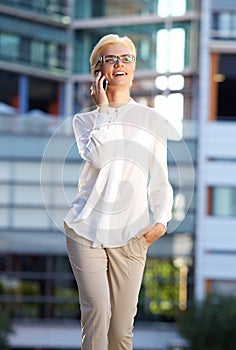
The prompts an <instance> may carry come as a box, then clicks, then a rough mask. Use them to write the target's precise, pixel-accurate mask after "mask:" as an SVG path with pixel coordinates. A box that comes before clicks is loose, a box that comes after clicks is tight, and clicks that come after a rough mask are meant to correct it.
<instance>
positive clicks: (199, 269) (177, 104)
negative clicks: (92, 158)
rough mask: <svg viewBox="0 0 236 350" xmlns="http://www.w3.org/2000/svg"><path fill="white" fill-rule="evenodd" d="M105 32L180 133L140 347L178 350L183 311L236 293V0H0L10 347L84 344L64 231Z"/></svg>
mask: <svg viewBox="0 0 236 350" xmlns="http://www.w3.org/2000/svg"><path fill="white" fill-rule="evenodd" d="M108 33H117V34H120V35H128V36H129V37H130V38H131V39H132V40H133V42H134V43H135V46H136V48H137V69H136V74H135V80H134V83H133V87H132V96H133V98H134V99H135V100H136V101H138V102H140V103H143V104H146V105H148V106H151V107H154V108H157V109H158V110H159V111H160V112H161V113H162V114H163V115H164V116H165V117H166V118H167V120H168V121H169V123H170V124H171V125H172V126H174V128H175V130H177V131H178V137H176V135H173V134H172V133H170V135H169V141H168V165H169V177H170V182H171V184H172V186H173V188H174V195H175V204H174V209H173V219H172V220H171V222H170V223H169V227H168V233H167V234H166V235H165V236H164V237H163V238H162V239H161V240H159V241H158V243H157V244H154V245H153V246H152V247H151V248H150V249H149V252H148V261H147V265H146V270H145V274H144V279H143V284H142V289H141V293H140V301H139V308H138V314H137V317H136V328H135V332H134V348H135V349H137V350H138V349H140V350H141V349H142V350H147V349H155V350H165V349H167V348H168V349H169V348H170V347H171V348H172V349H177V348H178V349H180V345H178V344H181V338H180V336H179V334H178V332H177V329H176V319H177V315H178V313H179V311H180V310H186V309H187V308H188V307H189V305H191V302H192V301H193V300H194V299H197V300H198V299H199V300H201V299H204V298H205V296H206V295H207V294H208V293H210V292H219V293H223V294H226V295H227V294H232V293H234V292H235V291H236V269H235V266H236V137H235V135H236V103H235V91H236V3H235V1H234V0H214V1H210V0H202V1H200V0H142V1H141V0H134V1H127V0H126V1H125V0H119V1H116V0H100V1H96V0H86V1H84V0H1V1H0V303H1V305H2V307H4V310H7V311H8V312H9V313H10V318H11V322H12V326H13V329H14V331H15V332H14V333H13V334H11V335H10V346H11V347H10V348H11V349H30V350H47V349H53V350H59V349H62V350H69V349H78V348H79V346H80V324H79V320H80V311H79V304H78V297H77V288H76V284H75V281H74V277H73V275H72V272H71V269H70V266H69V263H68V259H67V254H66V249H65V237H64V234H63V227H62V218H63V216H64V215H65V214H66V212H67V211H68V208H69V205H70V202H71V201H72V199H73V198H74V196H75V194H76V190H77V189H76V187H77V181H78V177H79V172H80V167H81V164H82V163H81V160H80V158H79V156H78V154H77V149H76V147H75V145H74V136H73V133H72V129H71V117H72V116H73V114H74V113H76V112H77V111H81V110H87V109H88V108H89V107H91V106H92V100H91V97H90V90H89V87H90V85H91V75H90V68H89V56H90V52H91V50H92V48H93V46H94V45H95V44H96V43H97V41H98V40H99V39H100V38H101V37H102V36H103V35H105V34H108ZM178 346H179V347H178Z"/></svg>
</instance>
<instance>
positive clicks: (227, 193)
mask: <svg viewBox="0 0 236 350" xmlns="http://www.w3.org/2000/svg"><path fill="white" fill-rule="evenodd" d="M208 193H209V203H210V210H209V214H210V215H216V216H236V187H223V186H222V187H221V186H219V187H210V188H209V191H208Z"/></svg>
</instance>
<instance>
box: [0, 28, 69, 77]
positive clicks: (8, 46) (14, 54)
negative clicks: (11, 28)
mask: <svg viewBox="0 0 236 350" xmlns="http://www.w3.org/2000/svg"><path fill="white" fill-rule="evenodd" d="M65 54H66V45H65V44H63V43H57V42H53V41H51V40H48V41H46V40H43V39H40V38H39V39H37V38H32V37H29V36H27V35H24V36H23V35H22V36H19V35H18V34H17V33H15V34H14V33H8V32H4V31H0V59H1V60H3V61H7V62H13V63H15V62H17V63H20V64H24V65H30V66H32V67H36V68H41V69H46V70H50V71H53V70H55V71H60V70H61V71H62V72H63V71H66V61H65Z"/></svg>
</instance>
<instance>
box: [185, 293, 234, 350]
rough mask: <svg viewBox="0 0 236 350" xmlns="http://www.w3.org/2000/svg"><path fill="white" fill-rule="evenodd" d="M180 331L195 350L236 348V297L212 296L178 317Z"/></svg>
mask: <svg viewBox="0 0 236 350" xmlns="http://www.w3.org/2000/svg"><path fill="white" fill-rule="evenodd" d="M178 328H179V332H180V334H181V335H182V337H183V338H185V339H186V340H187V341H188V344H189V347H188V349H191V350H234V349H236V296H233V295H231V296H223V295H210V296H208V297H207V298H206V299H205V300H204V301H202V302H194V303H193V304H192V306H190V307H189V308H188V309H187V310H186V311H183V312H181V313H180V314H179V316H178Z"/></svg>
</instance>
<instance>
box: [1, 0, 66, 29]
mask: <svg viewBox="0 0 236 350" xmlns="http://www.w3.org/2000/svg"><path fill="white" fill-rule="evenodd" d="M1 4H5V5H7V6H11V7H14V8H15V9H16V10H23V11H28V12H31V13H37V15H43V16H47V17H49V18H51V19H53V20H55V21H59V22H64V23H66V24H67V23H69V22H70V17H69V15H70V13H69V9H70V7H69V5H68V1H67V0H1Z"/></svg>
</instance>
